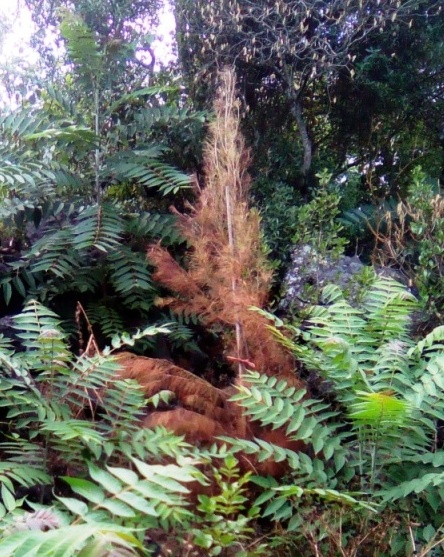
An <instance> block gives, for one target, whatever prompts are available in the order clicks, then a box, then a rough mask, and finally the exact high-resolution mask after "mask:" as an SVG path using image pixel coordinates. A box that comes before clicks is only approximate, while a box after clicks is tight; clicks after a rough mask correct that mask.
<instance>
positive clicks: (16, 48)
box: [0, 0, 175, 63]
mask: <svg viewBox="0 0 444 557" xmlns="http://www.w3.org/2000/svg"><path fill="white" fill-rule="evenodd" d="M159 20H160V24H159V28H158V29H157V31H156V40H155V41H154V43H153V47H154V49H155V51H156V57H157V60H159V61H162V62H163V63H167V62H168V61H170V60H171V58H172V51H173V43H174V38H173V36H172V34H173V31H174V29H175V21H174V16H173V14H172V12H171V10H170V9H169V6H168V4H167V3H166V6H165V8H164V9H163V10H162V12H161V13H160V14H159ZM33 27H34V24H33V22H32V19H31V15H30V13H29V10H28V9H27V8H26V6H25V5H24V4H23V2H22V1H20V0H1V3H0V61H1V62H9V61H11V59H13V58H15V57H17V56H21V55H22V56H23V54H25V57H26V59H27V61H28V62H29V63H33V62H35V61H36V60H37V58H38V54H37V53H36V52H34V51H33V50H32V49H31V48H30V47H29V38H30V36H31V33H32V30H33Z"/></svg>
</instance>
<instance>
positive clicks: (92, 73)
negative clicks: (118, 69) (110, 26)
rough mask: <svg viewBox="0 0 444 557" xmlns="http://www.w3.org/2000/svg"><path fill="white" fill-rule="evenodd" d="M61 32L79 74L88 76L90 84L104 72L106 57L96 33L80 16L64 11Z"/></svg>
mask: <svg viewBox="0 0 444 557" xmlns="http://www.w3.org/2000/svg"><path fill="white" fill-rule="evenodd" d="M60 32H61V34H62V37H63V38H64V39H65V40H66V48H67V51H68V54H69V58H70V60H71V61H72V62H73V63H74V64H75V65H76V66H77V67H78V68H79V74H81V75H82V76H87V77H88V78H89V82H90V84H91V83H93V82H95V81H96V80H100V77H101V76H102V74H103V71H104V56H103V53H102V52H101V49H100V47H99V44H98V41H97V39H96V37H95V35H94V32H93V31H92V30H91V29H89V27H88V26H87V25H86V24H85V22H84V21H83V20H82V18H81V17H80V16H78V15H77V14H74V13H73V12H70V11H68V10H64V11H63V13H62V21H61V23H60Z"/></svg>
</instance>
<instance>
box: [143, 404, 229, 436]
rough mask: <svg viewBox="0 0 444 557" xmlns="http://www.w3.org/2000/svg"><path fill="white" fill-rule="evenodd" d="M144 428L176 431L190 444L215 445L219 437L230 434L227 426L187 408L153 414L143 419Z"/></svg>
mask: <svg viewBox="0 0 444 557" xmlns="http://www.w3.org/2000/svg"><path fill="white" fill-rule="evenodd" d="M142 425H143V426H144V427H149V428H152V427H156V426H163V427H166V428H167V429H169V430H171V431H174V433H175V434H176V435H184V436H185V439H186V440H187V441H188V442H189V443H193V444H197V445H199V444H200V443H205V442H206V443H213V442H214V438H215V437H217V436H219V435H227V434H229V430H228V431H227V426H226V425H222V424H221V423H220V422H218V421H216V420H214V419H212V418H211V417H209V416H203V415H201V414H198V413H196V412H193V411H191V410H187V409H185V408H174V409H173V410H167V411H165V412H153V413H151V414H150V415H149V416H147V417H146V418H144V419H143V422H142Z"/></svg>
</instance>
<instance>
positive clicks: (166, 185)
mask: <svg viewBox="0 0 444 557" xmlns="http://www.w3.org/2000/svg"><path fill="white" fill-rule="evenodd" d="M156 151H157V152H153V151H152V150H150V151H148V152H147V151H132V152H123V153H119V154H118V155H117V156H115V157H113V159H112V160H109V161H107V165H106V167H105V173H106V172H109V173H110V174H112V175H113V176H114V177H115V179H117V180H119V181H120V182H126V181H128V180H130V181H134V182H135V183H137V184H140V185H142V186H145V187H148V188H158V189H159V191H160V193H162V194H163V195H167V194H168V193H171V192H173V193H177V192H178V191H179V190H180V189H182V188H189V187H190V186H191V180H190V177H189V176H188V175H187V174H184V173H183V172H180V171H179V170H176V169H175V168H173V167H172V166H170V165H168V164H166V163H163V162H161V161H160V160H159V158H158V157H159V155H160V153H161V150H160V149H159V148H157V149H156Z"/></svg>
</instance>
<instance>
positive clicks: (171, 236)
mask: <svg viewBox="0 0 444 557" xmlns="http://www.w3.org/2000/svg"><path fill="white" fill-rule="evenodd" d="M125 232H126V233H127V234H130V235H131V236H134V237H135V238H140V239H145V238H151V239H153V240H158V239H161V240H162V243H163V244H165V245H173V244H178V243H181V242H183V241H184V239H183V237H182V235H181V233H180V230H179V227H178V226H177V222H176V218H175V217H174V216H173V215H162V214H155V213H148V212H141V213H137V214H131V215H129V217H128V218H127V222H126V228H125Z"/></svg>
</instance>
